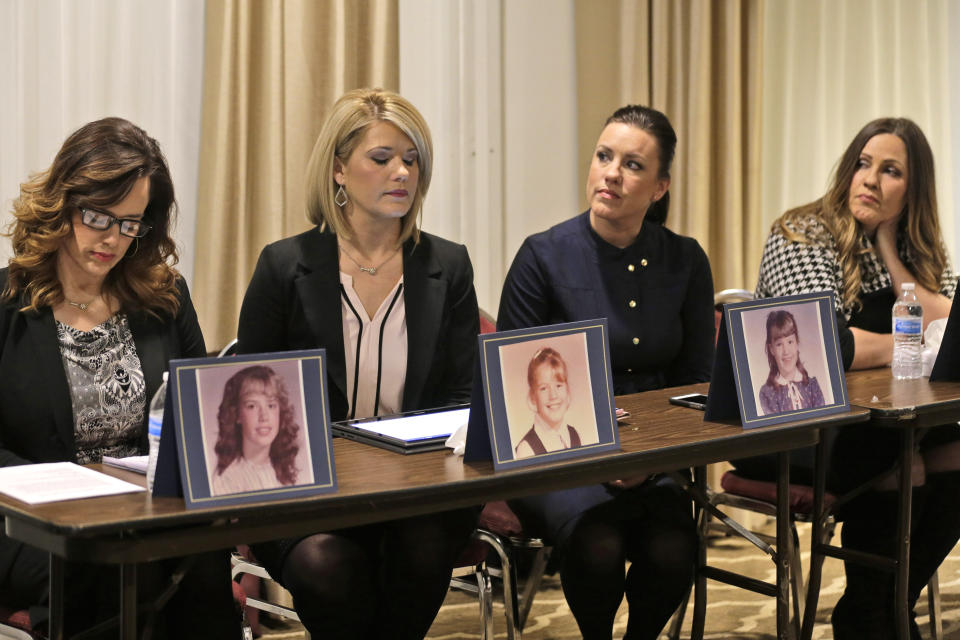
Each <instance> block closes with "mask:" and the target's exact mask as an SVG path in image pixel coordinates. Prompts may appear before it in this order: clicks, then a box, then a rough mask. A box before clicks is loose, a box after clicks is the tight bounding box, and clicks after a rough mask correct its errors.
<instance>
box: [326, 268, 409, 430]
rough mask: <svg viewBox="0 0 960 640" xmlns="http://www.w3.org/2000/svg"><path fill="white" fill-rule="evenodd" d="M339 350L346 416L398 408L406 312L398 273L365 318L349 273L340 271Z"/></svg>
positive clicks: (404, 370)
mask: <svg viewBox="0 0 960 640" xmlns="http://www.w3.org/2000/svg"><path fill="white" fill-rule="evenodd" d="M340 300H341V304H340V310H341V314H342V317H343V355H344V358H345V360H346V365H347V403H348V405H349V406H348V412H347V417H349V418H369V417H370V416H379V415H389V414H391V413H399V412H400V410H401V405H402V402H403V385H404V381H405V380H406V376H407V313H406V306H405V305H404V301H403V278H402V277H401V278H400V280H399V281H398V282H397V284H396V286H394V288H393V289H392V290H391V291H390V293H389V294H388V295H387V297H386V298H384V300H383V302H382V303H381V304H380V308H379V309H377V312H376V313H375V314H374V315H373V318H370V317H369V316H368V315H367V310H366V309H365V308H364V306H363V303H362V302H360V296H358V295H357V292H356V291H355V290H354V288H353V278H352V277H351V276H349V275H348V274H346V273H343V272H340Z"/></svg>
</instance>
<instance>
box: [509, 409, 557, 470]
mask: <svg viewBox="0 0 960 640" xmlns="http://www.w3.org/2000/svg"><path fill="white" fill-rule="evenodd" d="M533 432H534V433H536V434H537V437H538V438H540V442H541V443H543V448H544V450H545V451H546V452H547V453H552V452H554V451H563V450H564V449H569V448H570V442H569V439H570V429H568V428H567V423H566V422H564V423H563V424H562V426H561V427H560V428H559V429H554V428H553V427H551V426H550V425H548V424H546V423H544V422H543V420H542V419H541V418H540V414H534V416H533ZM533 455H535V454H534V452H533V448H532V447H531V446H530V445H529V444H527V443H526V442H525V441H521V442H520V444H518V445H517V449H516V458H517V459H518V460H519V459H520V458H530V457H532V456H533Z"/></svg>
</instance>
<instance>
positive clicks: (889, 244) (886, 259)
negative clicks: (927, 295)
mask: <svg viewBox="0 0 960 640" xmlns="http://www.w3.org/2000/svg"><path fill="white" fill-rule="evenodd" d="M899 224H900V216H897V217H896V218H891V219H890V220H886V221H884V222H881V223H880V224H879V225H878V226H877V235H876V237H875V238H874V246H876V249H877V254H878V255H879V256H880V259H881V260H883V264H885V265H886V267H887V270H888V271H890V272H891V275H893V269H895V268H896V266H897V265H898V264H899V265H900V266H901V267H902V266H903V264H902V263H901V262H900V255H899V254H898V253H897V229H898V225H899ZM891 267H892V268H891ZM904 269H905V268H904ZM897 290H898V291H899V289H897Z"/></svg>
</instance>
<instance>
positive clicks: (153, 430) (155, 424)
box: [147, 413, 163, 438]
mask: <svg viewBox="0 0 960 640" xmlns="http://www.w3.org/2000/svg"><path fill="white" fill-rule="evenodd" d="M161 427H163V414H162V413H161V414H160V415H159V416H150V420H149V421H148V422H147V433H148V434H149V435H151V436H157V437H158V438H159V437H160V431H161Z"/></svg>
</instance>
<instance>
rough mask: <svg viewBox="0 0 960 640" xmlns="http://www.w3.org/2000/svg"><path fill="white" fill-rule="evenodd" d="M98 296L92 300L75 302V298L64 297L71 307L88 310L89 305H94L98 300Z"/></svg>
mask: <svg viewBox="0 0 960 640" xmlns="http://www.w3.org/2000/svg"><path fill="white" fill-rule="evenodd" d="M99 297H100V296H97V298H99ZM97 298H94V299H93V300H91V301H90V302H74V301H73V300H67V299H66V298H64V300H66V302H67V304H68V305H70V306H71V307H76V308H77V309H80V311H86V310H87V307H89V306H90V305H92V304H93V303H94V302H96V301H97Z"/></svg>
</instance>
